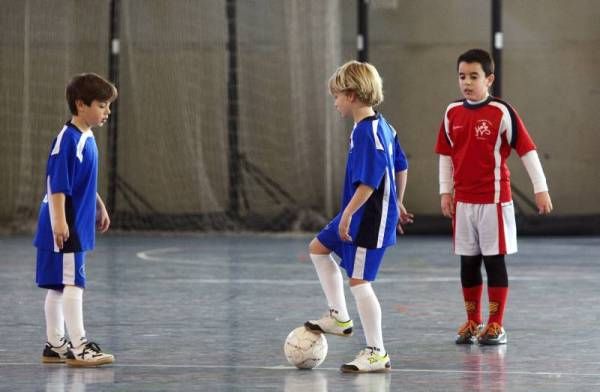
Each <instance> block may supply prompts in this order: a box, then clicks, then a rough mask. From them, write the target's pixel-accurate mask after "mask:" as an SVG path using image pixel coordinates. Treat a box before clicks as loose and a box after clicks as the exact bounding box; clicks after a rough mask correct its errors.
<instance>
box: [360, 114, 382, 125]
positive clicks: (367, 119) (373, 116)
mask: <svg viewBox="0 0 600 392" xmlns="http://www.w3.org/2000/svg"><path fill="white" fill-rule="evenodd" d="M379 116H380V114H379V112H375V114H374V115H372V116H368V117H365V118H363V119H362V120H360V121H359V122H357V123H356V125H358V124H360V123H361V122H363V121H373V120H377V119H378V118H379Z"/></svg>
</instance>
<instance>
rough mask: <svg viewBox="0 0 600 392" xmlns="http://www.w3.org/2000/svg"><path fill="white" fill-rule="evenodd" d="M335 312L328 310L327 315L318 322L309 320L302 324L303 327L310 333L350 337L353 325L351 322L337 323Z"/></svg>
mask: <svg viewBox="0 0 600 392" xmlns="http://www.w3.org/2000/svg"><path fill="white" fill-rule="evenodd" d="M334 313H337V312H336V311H335V310H333V309H330V310H329V313H326V314H325V315H324V316H323V317H321V318H320V319H318V320H310V321H307V322H305V323H304V326H305V327H306V328H307V329H308V330H309V331H311V332H315V333H329V334H332V335H338V336H351V335H352V327H353V325H354V323H353V322H352V320H348V321H339V320H338V319H336V318H335V316H334Z"/></svg>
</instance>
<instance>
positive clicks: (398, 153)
mask: <svg viewBox="0 0 600 392" xmlns="http://www.w3.org/2000/svg"><path fill="white" fill-rule="evenodd" d="M406 169H408V159H406V154H405V153H404V150H403V149H402V146H401V145H400V141H399V140H398V135H396V137H395V138H394V170H395V171H396V172H401V171H404V170H406Z"/></svg>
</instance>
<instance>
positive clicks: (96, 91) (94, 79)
mask: <svg viewBox="0 0 600 392" xmlns="http://www.w3.org/2000/svg"><path fill="white" fill-rule="evenodd" d="M66 95H67V103H68V104H69V110H70V111H71V114H73V115H77V105H76V104H75V102H76V101H77V100H78V99H80V100H81V101H83V103H84V104H86V105H88V106H90V105H91V104H92V101H94V100H96V101H100V102H112V101H114V100H115V99H117V95H118V93H117V88H116V87H115V86H114V85H113V84H112V83H111V82H109V81H107V80H106V79H104V78H103V77H101V76H99V75H96V74H95V73H84V74H79V75H76V76H75V77H73V79H71V81H70V82H69V84H68V85H67V91H66Z"/></svg>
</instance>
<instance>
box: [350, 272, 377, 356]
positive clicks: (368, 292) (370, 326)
mask: <svg viewBox="0 0 600 392" xmlns="http://www.w3.org/2000/svg"><path fill="white" fill-rule="evenodd" d="M350 290H352V294H353V295H354V299H355V300H356V307H357V309H358V314H359V316H360V322H361V324H362V327H363V331H364V333H365V339H366V341H367V347H372V348H373V351H375V352H378V353H379V354H380V355H385V353H386V352H385V347H384V346H383V332H382V330H381V305H380V304H379V299H378V298H377V295H375V291H373V286H371V283H370V282H366V281H364V280H357V279H351V280H350Z"/></svg>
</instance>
